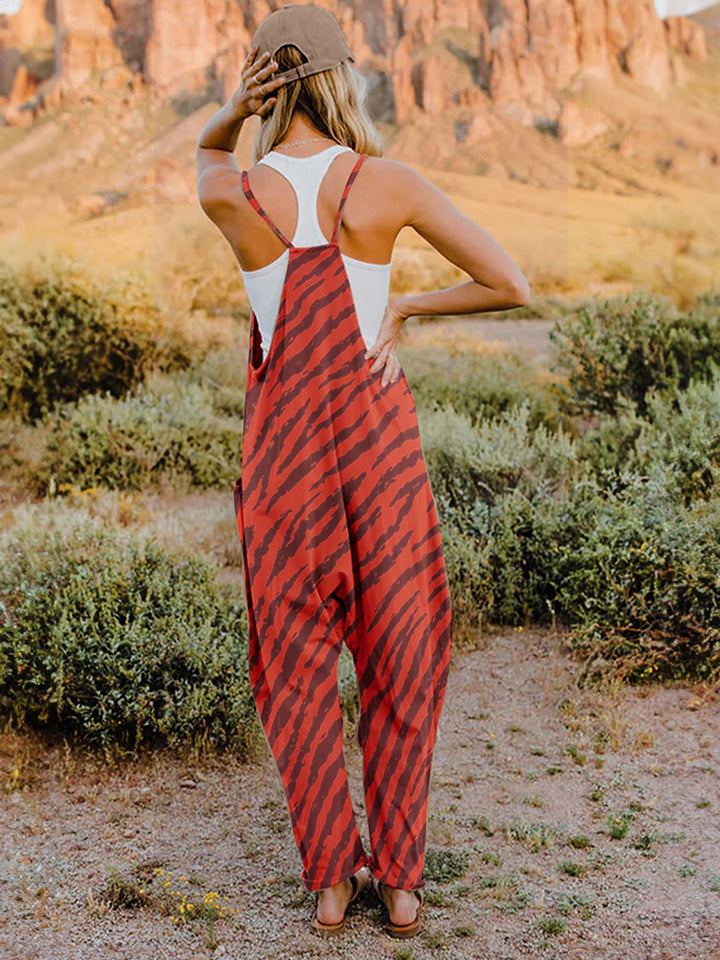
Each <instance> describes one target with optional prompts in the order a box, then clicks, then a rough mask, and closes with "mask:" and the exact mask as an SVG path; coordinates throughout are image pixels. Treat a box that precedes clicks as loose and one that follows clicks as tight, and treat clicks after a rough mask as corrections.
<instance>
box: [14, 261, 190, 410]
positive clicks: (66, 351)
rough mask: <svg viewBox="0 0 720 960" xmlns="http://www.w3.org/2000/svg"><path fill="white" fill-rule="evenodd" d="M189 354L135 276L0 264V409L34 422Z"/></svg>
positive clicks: (116, 392) (118, 392)
mask: <svg viewBox="0 0 720 960" xmlns="http://www.w3.org/2000/svg"><path fill="white" fill-rule="evenodd" d="M190 360H191V345H190V344H189V342H187V341H186V339H185V338H184V336H183V335H182V334H181V333H180V332H179V331H178V330H177V329H176V328H175V327H174V325H172V324H171V323H170V322H169V318H167V317H165V316H163V315H162V313H161V311H160V310H159V309H158V308H157V306H156V305H155V304H154V302H153V300H152V297H151V296H150V294H149V293H148V291H147V289H145V288H144V287H143V285H142V284H141V283H139V282H138V281H137V279H136V278H127V277H124V278H123V277H118V278H117V279H116V280H115V281H114V282H113V283H112V285H101V284H99V283H97V282H94V281H92V280H90V279H89V278H88V277H87V276H86V275H85V274H84V272H83V269H82V268H79V267H78V266H77V265H73V264H72V263H65V264H60V265H57V264H56V265H49V264H42V265H36V266H33V267H27V268H26V269H25V270H24V271H22V272H16V271H14V270H11V269H10V268H9V267H8V266H6V265H2V266H0V413H11V414H15V415H17V416H20V417H22V418H23V419H24V420H26V421H36V420H38V419H40V418H41V417H43V416H44V415H46V414H48V413H49V412H50V411H52V409H53V408H54V406H55V405H56V404H58V403H67V402H70V401H73V400H77V399H78V398H80V397H83V396H85V395H86V394H91V393H95V392H97V391H103V392H106V393H109V394H111V395H112V396H115V397H119V396H122V395H123V394H124V393H126V392H127V391H128V390H130V389H131V388H132V387H133V386H135V385H136V384H137V383H139V382H141V381H142V379H143V378H144V376H145V374H146V373H147V371H148V370H149V369H151V368H152V367H158V366H159V367H162V368H164V369H172V368H176V367H185V366H187V365H188V364H189V363H190Z"/></svg>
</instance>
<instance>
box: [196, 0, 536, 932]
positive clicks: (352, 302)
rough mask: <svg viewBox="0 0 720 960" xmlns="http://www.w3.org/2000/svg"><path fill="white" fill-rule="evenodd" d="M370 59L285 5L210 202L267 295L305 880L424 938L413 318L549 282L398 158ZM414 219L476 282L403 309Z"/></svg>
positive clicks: (275, 587)
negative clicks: (348, 768) (410, 368)
mask: <svg viewBox="0 0 720 960" xmlns="http://www.w3.org/2000/svg"><path fill="white" fill-rule="evenodd" d="M352 59H353V57H352V54H351V52H350V49H349V47H348V45H347V41H346V40H345V37H344V35H343V33H342V31H341V29H340V27H339V25H338V23H337V21H336V20H335V18H334V17H333V16H332V14H330V13H329V12H328V11H326V10H324V9H323V8H321V7H318V6H315V5H313V4H308V5H303V6H285V7H282V8H280V9H279V10H276V11H275V12H274V13H272V14H270V15H269V16H268V17H266V18H265V20H263V21H262V23H261V24H260V25H259V26H258V28H257V30H256V31H255V34H254V36H253V39H252V44H251V49H250V52H249V54H248V57H247V59H246V61H245V65H244V68H243V70H242V76H241V83H240V86H239V87H238V89H237V90H236V91H235V93H234V94H233V95H232V97H231V98H230V100H229V102H228V103H226V104H225V106H223V107H222V109H220V110H219V111H218V112H217V114H216V115H215V116H214V117H213V118H212V119H211V120H210V121H209V122H208V124H207V125H206V127H205V128H204V130H203V131H202V133H201V134H200V137H199V139H198V149H197V163H198V196H199V200H200V203H201V206H202V208H203V210H204V211H205V213H206V214H207V215H208V216H209V217H210V219H211V220H212V221H213V222H214V223H215V224H216V225H217V227H218V228H219V229H220V230H221V231H222V233H223V235H224V236H225V237H226V239H227V240H228V242H229V243H230V245H231V247H232V249H233V252H234V253H235V256H236V258H237V260H238V262H239V265H240V268H241V271H242V273H243V276H244V279H245V283H246V287H247V291H248V296H249V298H250V301H251V305H252V315H251V320H250V346H249V357H248V383H247V393H246V402H245V421H244V428H243V455H242V476H241V477H240V479H239V480H238V481H236V484H235V491H234V494H235V506H236V514H237V521H238V530H239V533H240V538H241V542H242V548H243V561H244V570H245V576H244V586H245V596H246V602H247V606H248V623H249V641H250V677H251V682H252V687H253V692H254V695H255V700H256V703H257V706H258V712H259V715H260V718H261V721H262V724H263V728H264V730H265V733H266V735H267V738H268V742H269V744H270V747H271V749H272V751H273V754H274V757H275V760H276V762H277V765H278V769H279V772H280V774H281V777H282V781H283V785H284V787H285V791H286V794H287V800H288V807H289V812H290V815H291V820H292V824H293V830H294V834H295V839H296V842H297V845H298V850H299V853H300V856H301V858H302V861H303V874H302V876H303V881H304V883H305V885H306V887H307V888H308V889H309V890H315V891H317V894H318V895H317V900H316V904H315V912H314V914H313V918H312V925H313V927H314V928H315V929H317V930H320V931H323V932H326V933H336V932H338V931H340V930H341V929H342V928H343V924H344V919H345V913H346V910H347V908H348V906H349V904H350V902H352V900H354V899H355V898H356V897H357V896H358V894H359V893H360V892H361V891H362V890H363V889H364V888H365V887H366V886H367V885H368V884H369V882H370V881H371V879H372V882H373V885H374V887H375V890H376V892H377V894H378V896H379V897H380V899H381V901H382V902H383V904H384V905H385V907H386V908H387V913H388V917H387V921H386V923H385V930H386V931H387V932H388V933H390V934H391V935H392V936H396V937H406V936H414V935H415V934H416V933H417V932H418V930H419V929H420V926H421V917H420V908H421V906H422V902H423V889H422V888H423V887H424V885H425V884H424V880H423V875H422V870H423V860H424V848H425V832H426V818H427V798H428V790H429V785H430V768H431V762H432V753H433V748H434V744H435V738H436V731H437V725H438V721H439V717H440V711H441V708H442V702H443V697H444V693H445V685H446V680H447V672H448V668H449V657H450V635H451V611H450V594H449V589H448V583H447V575H446V570H445V564H444V559H443V553H442V543H441V539H440V528H439V522H438V516H437V512H436V508H435V502H434V500H433V497H432V493H431V491H430V487H429V482H428V476H427V469H426V466H425V462H424V459H423V456H422V450H421V447H420V438H419V432H418V428H417V418H416V411H415V405H414V402H413V398H412V393H411V391H410V387H409V386H408V383H407V381H406V379H405V377H404V374H403V372H402V368H401V365H400V361H399V359H398V356H397V345H398V340H399V336H400V331H401V329H402V325H403V323H404V322H405V321H406V320H407V319H408V318H409V317H412V316H416V315H421V314H422V315H425V316H427V315H443V316H444V315H448V314H467V313H479V312H481V311H484V310H503V309H509V308H511V307H515V306H518V305H520V304H523V303H526V302H527V300H528V296H529V288H528V284H527V281H526V279H525V277H524V276H523V274H522V272H521V271H520V269H519V268H518V266H517V265H516V264H515V262H514V261H513V260H512V259H511V258H510V257H509V256H508V254H507V253H506V252H505V251H504V250H503V249H502V247H501V246H500V245H499V244H498V243H497V242H496V241H495V240H494V239H493V238H492V237H491V236H490V235H489V234H488V233H487V232H486V231H485V230H484V229H483V228H482V227H480V226H478V225H477V224H475V223H473V221H472V220H470V219H468V218H467V217H465V216H464V215H463V214H461V213H460V212H459V211H458V210H457V208H456V207H455V206H454V205H453V204H452V203H451V202H450V201H449V200H448V198H447V197H446V196H444V194H443V193H442V192H441V191H440V190H438V189H437V188H436V187H435V186H434V185H433V184H431V183H430V182H429V181H428V180H426V179H425V178H423V177H422V176H420V175H419V174H418V173H416V172H415V171H414V170H413V169H412V168H411V167H409V166H407V165H405V164H403V163H401V162H398V161H391V160H386V159H382V158H381V152H382V144H381V140H380V137H379V134H378V132H377V130H376V129H375V128H374V127H373V125H372V123H371V121H370V119H369V117H368V115H367V112H366V110H365V107H364V105H363V99H364V93H365V87H364V82H363V78H362V76H361V75H360V74H358V73H357V72H355V70H354V68H353V67H351V65H350V61H351V60H352ZM276 71H278V72H276ZM252 114H257V115H258V116H259V117H260V119H261V124H260V128H259V131H258V134H257V137H256V140H255V145H254V157H253V159H254V161H255V165H254V166H253V167H252V168H251V169H250V170H247V171H241V170H240V169H239V168H238V166H237V164H236V162H235V159H234V157H233V151H234V149H235V146H236V144H237V139H238V134H239V132H240V129H241V127H242V124H243V123H244V121H245V120H246V119H247V118H248V117H249V116H251V115H252ZM405 226H410V227H412V228H413V229H415V230H416V231H417V232H418V233H419V234H420V235H421V236H422V237H424V238H425V239H426V240H427V241H428V242H430V243H431V244H432V245H433V246H434V247H435V249H437V250H438V251H439V252H440V253H441V254H443V255H444V256H445V257H447V258H448V259H449V260H450V261H451V262H452V263H454V264H457V266H459V267H460V268H461V269H463V270H465V271H466V272H467V273H468V274H469V275H470V276H471V277H472V279H471V280H469V281H467V282H466V283H461V284H457V285H456V286H453V287H450V288H448V289H443V290H438V291H435V292H432V293H426V294H422V295H417V296H413V295H411V296H406V297H401V298H394V299H392V300H389V299H388V290H389V274H390V261H391V255H392V250H393V245H394V242H395V239H396V237H397V234H398V233H399V232H400V230H401V229H402V228H403V227H405ZM343 643H347V645H348V647H349V649H350V651H351V653H352V655H353V659H354V663H355V668H356V672H357V676H358V683H359V688H360V699H361V716H360V721H359V730H358V739H359V742H360V744H361V746H362V749H363V763H364V766H363V778H364V788H365V800H366V813H367V818H368V827H369V834H370V841H371V845H372V852H371V854H370V855H369V856H368V855H367V854H366V853H365V851H364V849H363V844H362V842H361V839H360V836H359V833H358V828H357V824H356V821H355V816H354V812H353V808H352V803H351V801H350V797H349V792H348V786H347V777H346V773H345V766H344V761H343V753H342V714H341V710H340V705H339V702H338V695H337V687H336V669H337V657H338V655H339V652H340V649H341V648H342V644H343ZM369 871H371V872H372V877H371V874H370V872H369Z"/></svg>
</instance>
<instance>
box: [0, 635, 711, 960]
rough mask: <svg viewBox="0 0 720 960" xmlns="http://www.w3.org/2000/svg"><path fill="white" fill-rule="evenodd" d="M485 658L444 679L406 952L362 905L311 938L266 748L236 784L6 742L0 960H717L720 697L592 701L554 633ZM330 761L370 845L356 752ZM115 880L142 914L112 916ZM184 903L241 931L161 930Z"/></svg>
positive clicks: (218, 925)
mask: <svg viewBox="0 0 720 960" xmlns="http://www.w3.org/2000/svg"><path fill="white" fill-rule="evenodd" d="M485 641H486V645H485V647H484V648H483V649H480V650H476V651H473V652H469V653H462V654H460V653H458V654H456V655H455V659H454V662H453V667H452V671H451V675H450V680H449V687H448V691H447V697H446V701H445V708H444V712H443V715H442V720H441V725H440V730H439V740H438V746H437V751H436V754H435V761H434V765H433V785H432V792H431V796H430V815H429V821H428V838H427V850H428V854H427V857H428V859H427V860H426V869H427V865H428V863H429V861H430V859H432V863H433V867H432V870H431V871H430V872H431V874H432V875H431V876H429V877H428V879H427V887H426V889H427V894H428V903H427V904H426V908H425V918H426V927H425V930H424V932H423V933H422V934H421V935H420V936H419V937H417V938H415V939H414V940H411V941H406V942H405V943H404V944H403V943H402V942H399V941H393V940H391V939H390V938H389V937H387V936H386V935H385V934H384V933H383V932H382V931H381V928H380V920H381V917H382V914H381V909H380V907H379V905H378V904H377V902H376V901H375V900H374V897H372V896H368V897H367V898H366V900H365V901H364V902H362V903H360V904H359V905H358V906H357V907H356V908H354V909H353V912H352V913H351V914H350V916H349V918H348V922H347V928H346V931H345V933H344V935H343V937H342V938H340V939H335V940H324V939H321V938H319V937H318V936H317V935H316V934H315V933H314V932H312V931H311V929H310V927H309V924H308V920H309V918H310V915H311V912H312V904H313V900H314V897H313V895H311V894H308V893H307V892H306V891H305V888H304V886H303V885H302V883H301V882H300V880H299V875H300V860H299V857H298V854H297V851H296V848H295V844H294V841H293V837H292V832H291V829H290V825H289V818H288V815H287V809H286V807H285V798H284V794H283V792H282V789H281V785H280V780H279V777H278V775H277V772H276V769H275V766H274V762H273V760H272V758H271V756H270V754H269V752H268V751H267V748H265V750H264V753H263V755H262V756H261V758H260V759H259V761H258V762H256V763H253V764H251V765H239V764H236V763H233V762H229V761H228V760H226V759H225V760H223V761H222V762H220V763H214V764H209V765H208V764H204V765H203V766H202V768H198V766H197V765H193V764H187V763H180V762H178V761H176V760H169V759H168V758H167V757H163V756H161V755H155V756H154V757H153V758H152V759H151V760H150V761H148V762H145V763H142V764H140V765H134V766H132V767H128V768H126V769H125V770H117V769H113V770H111V769H109V768H108V767H106V766H105V765H104V764H103V763H102V762H100V761H96V762H94V763H93V762H88V761H81V760H80V759H78V757H77V756H76V755H73V754H71V753H68V751H67V750H65V749H62V748H60V747H53V748H52V749H50V750H48V749H45V750H44V751H43V750H42V749H39V744H38V743H37V742H35V743H34V745H32V744H30V743H29V741H28V739H27V738H19V737H17V735H14V734H7V733H6V734H5V735H4V737H3V738H2V741H0V744H1V747H2V751H1V755H0V760H1V762H2V769H1V771H0V772H1V773H2V779H3V783H5V784H7V783H8V780H9V778H10V779H11V777H12V770H13V769H15V767H18V758H20V763H19V766H20V767H21V774H20V777H21V783H20V786H19V788H18V789H14V790H12V791H11V792H7V793H6V794H5V795H4V796H3V798H2V803H1V805H0V837H1V846H2V850H3V855H2V857H1V858H0V956H2V958H3V960H96V958H99V957H117V958H123V960H139V958H153V960H155V958H168V960H170V958H172V960H189V958H197V957H223V958H233V960H295V958H324V957H329V958H343V960H344V958H347V960H365V958H367V960H370V958H373V960H379V958H385V957H388V958H396V960H398V958H399V960H430V958H434V957H440V956H442V957H444V958H447V960H521V958H522V960H526V958H527V960H530V958H533V960H536V958H558V960H559V958H564V960H600V958H602V960H720V817H719V816H718V812H719V810H720V795H719V788H718V783H719V778H718V773H719V770H720V737H719V736H718V734H719V733H720V719H719V716H718V700H719V699H720V691H719V690H718V689H715V690H713V689H702V688H694V689H690V688H688V687H681V686H677V687H674V688H647V687H646V688H641V687H638V688H632V687H626V688H624V689H620V690H616V691H605V692H604V693H602V694H601V693H597V692H596V693H589V692H587V691H581V690H579V689H578V688H577V686H576V684H575V682H574V678H575V677H576V676H577V673H578V669H579V668H578V665H577V664H575V663H573V662H572V661H571V660H569V659H568V658H567V657H566V656H564V655H563V652H562V647H561V639H559V638H558V637H556V636H554V635H553V634H551V633H549V632H538V631H518V630H510V629H508V630H505V631H502V632H499V633H497V634H493V635H488V636H487V637H486V638H485ZM346 755H347V763H348V768H349V771H350V778H351V790H352V795H353V800H354V803H355V808H356V813H357V816H358V821H359V823H360V827H361V832H362V833H363V837H364V838H365V840H366V838H367V830H366V823H365V811H364V805H363V796H362V787H361V757H360V752H359V748H358V745H357V742H356V741H355V740H354V738H352V737H351V738H349V742H348V745H347V749H346ZM23 784H24V785H23ZM610 816H614V818H615V819H614V820H613V821H612V823H614V824H615V825H616V827H617V829H618V831H619V832H620V833H622V832H623V830H625V835H624V836H620V837H617V838H613V837H612V836H611V835H610V826H611V821H610V820H609V819H608V818H609V817H610ZM573 844H575V845H573ZM443 857H444V858H445V859H444V860H443ZM453 868H454V870H453ZM155 870H163V871H164V873H163V874H162V875H160V874H157V873H153V871H155ZM112 871H115V876H116V877H120V878H124V880H125V881H128V882H129V883H130V887H129V888H130V889H137V888H138V887H141V888H142V889H144V890H145V894H144V896H145V897H146V899H145V900H144V902H143V903H141V904H140V905H135V906H132V905H130V906H129V907H125V908H123V907H121V906H119V905H115V906H111V907H108V904H109V903H110V902H112V903H117V901H118V894H117V889H118V887H117V886H116V887H115V888H114V889H115V891H116V893H115V895H114V898H113V896H111V895H108V891H109V890H110V887H109V886H108V879H109V877H110V876H111V875H112ZM453 872H454V874H455V875H453ZM181 877H184V878H186V879H185V880H184V881H181V880H180V878H181ZM433 877H434V878H433ZM165 879H169V881H170V884H169V887H168V888H164V887H163V885H162V884H163V882H164V880H165ZM133 885H134V886H133ZM168 890H169V891H171V892H168ZM173 890H175V891H176V893H175V894H173V893H172V891H173ZM183 891H189V892H190V893H191V898H190V899H191V900H192V899H193V898H194V900H195V901H196V903H199V902H200V901H201V900H202V898H203V896H205V895H208V894H212V893H215V894H217V895H218V897H227V898H228V899H227V901H221V902H222V903H223V904H225V905H226V906H227V908H229V909H232V910H235V911H237V912H235V913H228V914H227V915H226V916H225V917H224V918H221V919H218V920H217V921H216V922H215V924H214V929H213V930H212V931H211V927H210V926H209V925H208V923H207V922H199V921H198V920H195V921H191V922H188V923H180V922H176V921H173V920H172V919H171V916H172V915H173V914H178V910H177V909H176V907H172V904H177V903H179V902H180V899H181V893H182V892H183ZM168 902H170V903H171V906H170V907H168V906H167V903H168ZM163 904H165V905H163ZM403 951H405V952H403Z"/></svg>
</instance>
